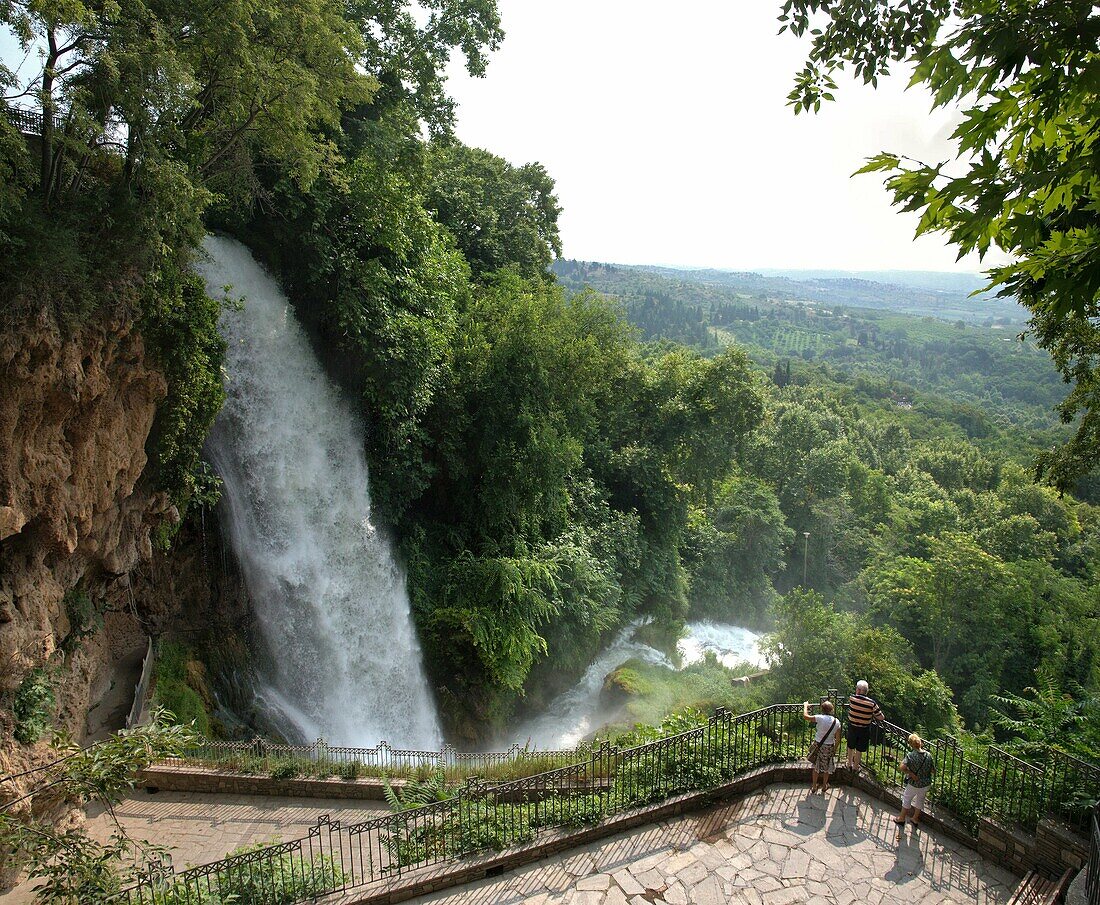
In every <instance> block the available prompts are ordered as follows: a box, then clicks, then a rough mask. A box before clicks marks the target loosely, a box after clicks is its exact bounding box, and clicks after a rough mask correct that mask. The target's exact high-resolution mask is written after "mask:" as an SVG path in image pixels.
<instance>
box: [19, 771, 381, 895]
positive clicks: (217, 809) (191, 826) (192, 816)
mask: <svg viewBox="0 0 1100 905" xmlns="http://www.w3.org/2000/svg"><path fill="white" fill-rule="evenodd" d="M326 813H327V814H329V815H330V816H331V817H332V819H333V820H341V821H345V822H347V823H357V822H359V821H361V820H367V819H369V818H371V817H377V816H378V815H380V814H388V813H389V808H388V807H387V806H386V804H385V803H384V802H381V801H338V800H333V799H324V798H265V797H261V796H258V795H218V794H203V793H197V792H159V793H157V794H154V795H150V794H148V793H147V792H145V791H142V790H135V791H134V792H133V793H132V794H131V795H130V796H129V797H128V798H126V799H125V800H124V801H122V802H121V803H120V804H119V805H118V807H117V808H115V816H116V817H117V818H118V822H119V823H120V824H121V825H122V827H123V828H124V829H125V830H126V832H127V833H128V834H129V835H130V836H132V837H133V838H135V839H143V840H147V841H149V842H154V843H157V844H159V845H166V846H169V847H170V848H171V849H172V861H173V863H174V864H175V866H176V869H177V870H184V869H185V868H187V867H188V866H189V865H193V864H206V863H208V862H210V861H217V860H218V859H219V858H222V857H224V856H225V855H226V854H227V853H228V852H231V851H233V849H236V848H240V847H242V846H246V845H255V844H256V843H261V842H271V841H274V840H277V839H297V838H299V837H301V836H304V835H305V834H306V833H307V832H308V831H309V828H310V827H311V826H313V825H314V824H315V823H316V822H317V816H318V815H319V814H326ZM113 830H114V824H113V823H112V821H111V819H110V818H109V816H108V815H107V814H105V813H104V812H103V810H102V808H98V809H96V810H93V811H91V812H90V813H89V817H88V832H89V834H90V835H91V836H93V837H94V838H96V839H99V840H100V841H106V840H108V839H109V838H110V836H111V833H112V831H113ZM32 901H33V896H32V894H31V891H30V889H29V886H28V884H26V883H24V884H23V885H21V886H19V887H17V888H16V889H14V890H12V891H11V892H9V893H7V894H5V895H0V902H2V903H3V905H30V903H31V902H32Z"/></svg>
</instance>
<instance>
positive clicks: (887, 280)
mask: <svg viewBox="0 0 1100 905" xmlns="http://www.w3.org/2000/svg"><path fill="white" fill-rule="evenodd" d="M759 273H760V274H762V275H763V276H774V277H786V278H787V279H788V280H865V281H867V282H869V283H883V284H885V285H887V286H906V287H908V288H910V289H927V290H930V291H932V292H949V293H952V294H955V295H957V294H959V293H962V294H963V295H969V294H970V293H971V292H976V291H977V290H979V289H981V288H982V287H983V286H985V284H986V282H987V280H986V278H985V277H983V276H982V275H981V274H980V273H944V272H942V271H935V270H773V269H768V268H765V269H763V270H760V271H759Z"/></svg>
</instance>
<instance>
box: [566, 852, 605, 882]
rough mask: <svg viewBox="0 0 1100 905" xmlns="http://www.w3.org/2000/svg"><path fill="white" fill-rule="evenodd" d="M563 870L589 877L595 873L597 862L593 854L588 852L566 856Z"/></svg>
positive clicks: (574, 874) (576, 875)
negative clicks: (593, 858)
mask: <svg viewBox="0 0 1100 905" xmlns="http://www.w3.org/2000/svg"><path fill="white" fill-rule="evenodd" d="M561 867H562V870H564V871H565V872H566V873H567V874H569V875H570V876H573V877H587V876H588V875H589V874H591V873H595V871H596V864H595V862H594V861H593V860H592V856H591V855H590V854H588V853H587V852H586V853H584V854H580V855H573V856H572V857H571V858H566V859H565V860H564V861H563V862H562V865H561Z"/></svg>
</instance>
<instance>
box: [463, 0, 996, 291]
mask: <svg viewBox="0 0 1100 905" xmlns="http://www.w3.org/2000/svg"><path fill="white" fill-rule="evenodd" d="M499 2H500V8H501V12H502V16H503V24H504V28H505V31H506V32H507V37H506V38H505V40H504V44H503V45H502V47H501V49H500V50H499V51H498V52H497V53H496V54H495V56H494V57H493V59H492V62H491V63H490V65H489V71H488V74H487V75H486V77H485V78H484V79H470V78H469V77H466V76H465V74H464V73H461V72H460V71H458V68H457V67H456V70H455V72H454V73H453V74H452V79H451V89H452V94H453V95H454V96H455V97H456V98H457V100H458V103H459V110H458V129H457V131H458V135H459V137H460V138H461V139H462V140H463V141H464V142H466V143H467V144H472V145H477V146H480V147H484V148H487V149H489V150H491V151H493V152H495V153H497V154H500V155H501V156H503V157H505V158H507V159H508V160H510V161H512V162H513V163H523V162H526V161H531V160H537V161H540V162H541V163H543V164H544V165H545V166H546V168H547V169H548V170H549V172H550V174H551V176H553V177H554V179H555V180H556V181H557V186H558V197H559V199H560V200H561V203H562V206H563V207H564V214H563V215H562V218H561V232H562V240H563V242H564V246H565V255H566V257H572V258H583V259H589V260H600V261H613V262H618V263H629V264H637V263H661V264H673V265H686V266H709V267H720V268H730V269H751V268H766V267H775V268H792V269H798V268H837V269H852V270H872V269H876V270H877V269H913V270H968V271H978V270H980V269H982V265H981V264H980V262H978V261H977V259H976V258H974V259H970V260H964V261H962V262H959V263H956V262H955V254H956V253H955V252H954V251H953V250H952V249H950V248H949V247H947V245H946V244H945V243H944V241H943V240H942V239H941V238H939V237H923V238H921V239H919V240H916V241H914V240H913V228H914V226H915V224H916V219H915V217H914V216H913V215H905V214H899V213H897V212H895V211H894V210H893V209H892V208H891V207H890V203H889V202H890V198H889V195H888V194H887V192H886V191H885V189H883V188H882V184H881V179H880V177H878V176H875V175H868V176H859V177H856V178H854V179H853V178H849V177H850V175H851V174H852V173H853V172H854V171H855V170H857V169H858V168H859V167H860V166H861V165H862V161H863V158H865V157H867V156H869V155H871V154H874V153H877V152H879V151H884V150H890V151H899V152H903V153H907V154H911V155H912V156H914V157H917V158H919V159H929V158H934V159H936V160H939V159H942V158H944V157H946V155H947V152H948V145H947V143H946V138H947V136H948V135H949V134H950V132H951V130H952V128H953V127H954V122H953V121H952V114H951V113H949V112H945V111H938V112H936V113H930V105H929V103H928V96H927V95H926V94H923V93H919V92H918V91H917V90H915V89H914V90H910V91H905V90H904V87H905V80H904V79H896V80H894V81H893V82H892V83H890V84H885V85H880V87H879V89H878V90H877V91H874V90H872V89H870V88H865V87H863V86H862V85H859V84H850V85H842V86H841V89H842V90H841V92H840V93H839V94H838V95H837V102H836V103H835V104H832V105H829V106H828V107H823V108H822V112H821V113H819V114H817V115H816V116H814V115H807V114H802V115H801V116H797V117H796V116H795V115H794V113H793V111H792V109H791V108H790V107H787V106H786V96H787V93H788V92H789V91H790V89H791V84H792V81H793V77H794V74H795V73H796V72H797V70H798V69H799V68H800V67H801V64H802V62H803V59H804V54H805V44H804V43H803V42H801V41H799V40H797V39H795V38H793V37H791V36H790V35H786V34H785V35H777V34H776V32H777V31H778V23H777V22H776V16H777V14H778V9H779V6H780V0H680V2H677V3H674V4H671V5H670V4H667V3H660V4H658V3H655V2H652V0H630V2H628V0H556V2H554V3H532V2H531V0H499Z"/></svg>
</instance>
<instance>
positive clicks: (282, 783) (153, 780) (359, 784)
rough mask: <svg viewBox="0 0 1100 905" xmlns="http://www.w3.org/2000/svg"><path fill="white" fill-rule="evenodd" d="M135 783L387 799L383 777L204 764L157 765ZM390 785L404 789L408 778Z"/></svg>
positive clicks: (155, 788) (167, 788)
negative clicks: (283, 775) (234, 769)
mask: <svg viewBox="0 0 1100 905" xmlns="http://www.w3.org/2000/svg"><path fill="white" fill-rule="evenodd" d="M135 784H136V785H138V786H140V787H142V788H144V789H146V790H147V791H149V792H210V793H220V794H228V795H266V796H272V797H280V798H345V799H348V800H349V801H385V800H386V792H385V786H383V784H382V780H380V779H340V778H339V777H336V776H332V777H328V778H325V779H318V778H316V777H294V778H292V779H275V778H274V777H272V776H263V775H257V774H252V773H221V772H219V771H217V770H204V769H202V768H201V767H168V766H155V767H150V768H149V769H147V770H142V771H141V772H140V773H138V775H137V779H136V780H135ZM390 785H391V786H393V787H394V788H395V789H400V788H402V787H403V786H404V785H405V780H403V779H394V780H391V781H390Z"/></svg>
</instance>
